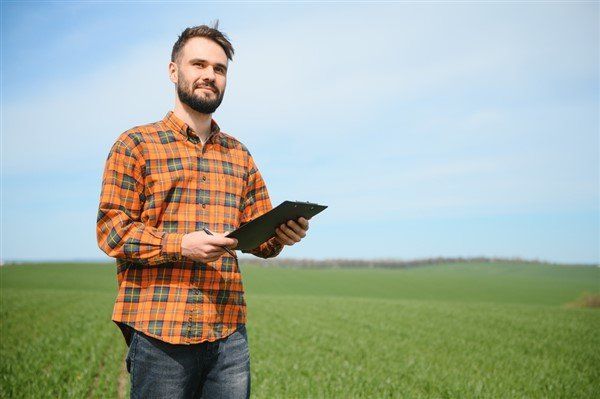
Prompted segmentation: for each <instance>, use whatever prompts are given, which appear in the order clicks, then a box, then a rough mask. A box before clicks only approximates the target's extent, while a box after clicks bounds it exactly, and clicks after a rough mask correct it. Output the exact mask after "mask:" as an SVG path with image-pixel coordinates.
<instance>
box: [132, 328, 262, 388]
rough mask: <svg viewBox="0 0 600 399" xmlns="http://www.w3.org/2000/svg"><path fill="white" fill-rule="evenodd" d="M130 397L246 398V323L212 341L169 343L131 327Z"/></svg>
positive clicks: (247, 359) (247, 367)
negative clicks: (132, 330)
mask: <svg viewBox="0 0 600 399" xmlns="http://www.w3.org/2000/svg"><path fill="white" fill-rule="evenodd" d="M126 362H127V371H129V374H130V377H131V398H132V399H134V398H143V399H146V398H148V399H149V398H205V399H213V398H228V399H229V398H231V399H237V398H244V399H247V398H249V397H250V352H249V350H248V336H247V334H246V327H245V326H244V325H242V326H241V327H239V328H238V329H237V330H236V331H235V332H233V334H231V335H229V336H227V337H225V338H222V339H220V340H217V341H214V342H202V343H199V344H193V345H173V344H169V343H167V342H163V341H160V340H158V339H155V338H152V337H149V336H147V335H144V334H143V333H140V332H139V331H134V332H133V336H132V338H131V343H130V345H129V351H128V353H127V358H126Z"/></svg>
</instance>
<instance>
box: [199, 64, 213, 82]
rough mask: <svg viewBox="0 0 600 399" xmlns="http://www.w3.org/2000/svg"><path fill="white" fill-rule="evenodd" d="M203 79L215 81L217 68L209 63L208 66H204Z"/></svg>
mask: <svg viewBox="0 0 600 399" xmlns="http://www.w3.org/2000/svg"><path fill="white" fill-rule="evenodd" d="M202 80H204V81H208V82H214V81H215V70H214V68H213V67H212V65H209V66H207V67H206V68H204V71H203V73H202Z"/></svg>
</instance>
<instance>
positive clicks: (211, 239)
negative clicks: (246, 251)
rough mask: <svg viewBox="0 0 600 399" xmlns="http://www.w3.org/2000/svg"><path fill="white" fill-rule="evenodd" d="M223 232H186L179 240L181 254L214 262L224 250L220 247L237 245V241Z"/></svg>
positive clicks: (233, 247) (201, 260)
mask: <svg viewBox="0 0 600 399" xmlns="http://www.w3.org/2000/svg"><path fill="white" fill-rule="evenodd" d="M225 234H227V233H223V234H219V233H215V234H214V235H212V236H211V235H209V234H206V233H205V232H204V231H194V232H193V233H188V234H186V235H184V236H183V239H182V240H181V254H182V255H183V256H184V257H186V258H189V259H192V260H195V261H200V262H214V261H216V260H217V259H219V258H220V257H221V255H223V254H224V253H225V252H226V251H225V249H223V248H222V247H228V248H230V249H235V247H237V244H238V241H237V240H236V239H235V238H227V237H225Z"/></svg>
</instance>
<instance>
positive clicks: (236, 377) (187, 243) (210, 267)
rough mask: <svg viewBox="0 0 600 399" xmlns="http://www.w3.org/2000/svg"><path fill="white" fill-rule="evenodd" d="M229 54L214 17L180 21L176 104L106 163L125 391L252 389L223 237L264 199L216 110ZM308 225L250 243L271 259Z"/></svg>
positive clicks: (103, 242) (103, 214)
mask: <svg viewBox="0 0 600 399" xmlns="http://www.w3.org/2000/svg"><path fill="white" fill-rule="evenodd" d="M233 53H234V50H233V47H232V45H231V43H230V41H229V39H228V38H227V36H226V35H224V34H223V33H222V32H220V31H219V30H218V22H217V24H216V25H215V26H214V27H209V26H206V25H201V26H196V27H192V28H187V29H185V30H184V31H183V33H182V34H181V35H180V36H179V38H178V40H177V41H176V42H175V44H174V46H173V50H172V54H171V62H170V63H169V68H168V71H169V78H170V79H171V81H172V82H173V83H174V84H175V88H176V97H175V106H174V109H173V110H172V111H169V112H168V113H167V114H166V116H165V117H164V118H163V119H162V120H160V121H158V122H154V123H149V124H145V125H140V126H136V127H133V128H131V129H129V130H127V131H125V132H124V133H122V134H121V135H120V136H119V137H118V138H117V140H116V142H115V143H114V145H113V146H112V148H111V150H110V152H109V155H108V158H107V160H106V166H105V170H104V175H103V180H102V190H101V195H100V205H99V210H98V218H97V226H96V232H97V239H98V245H99V247H100V248H101V249H102V250H103V251H104V252H106V254H108V255H109V256H111V257H114V258H116V259H117V260H116V262H117V280H118V286H119V289H118V295H117V298H116V301H115V306H114V310H113V314H112V320H113V321H114V322H115V323H116V324H117V325H118V326H119V327H120V328H121V331H122V332H123V336H124V338H125V342H126V344H127V345H128V346H129V350H128V353H127V357H126V365H127V370H128V372H129V373H130V379H131V397H132V398H138V397H139V398H190V397H202V398H248V397H249V396H250V355H249V349H248V336H247V333H246V328H245V324H246V301H245V298H244V289H243V285H242V278H241V274H240V269H239V266H238V261H237V256H236V254H235V252H234V250H235V247H236V245H237V241H236V240H235V239H232V238H227V237H226V236H225V235H226V234H227V232H229V231H232V230H234V229H235V228H237V227H238V226H240V225H241V224H243V223H246V222H248V221H250V220H252V219H254V218H256V217H258V216H260V215H262V214H264V213H265V212H268V211H269V210H271V209H272V205H271V201H270V199H269V194H268V191H267V188H266V186H265V182H264V180H263V178H262V176H261V174H260V172H259V170H258V168H257V166H256V164H255V162H254V159H253V158H252V156H251V155H250V152H249V151H248V149H247V148H246V146H244V144H242V143H241V142H240V141H238V140H237V139H235V138H234V137H232V136H230V135H229V134H226V133H224V132H223V131H221V129H220V127H219V125H218V124H217V122H216V121H215V120H214V119H213V118H212V114H213V112H215V111H216V109H217V108H218V107H219V105H220V104H221V101H222V100H223V95H224V94H225V86H226V83H227V68H228V65H229V61H230V60H232V59H233V58H232V57H233ZM307 230H308V221H307V220H306V219H304V218H299V219H298V220H297V221H294V220H290V221H288V222H287V223H285V224H282V225H281V226H279V227H278V228H277V230H276V235H275V236H274V237H272V238H270V239H269V240H267V241H266V242H264V243H262V244H261V245H259V246H258V247H256V248H254V249H252V250H250V251H247V252H249V253H252V254H253V255H255V256H259V257H262V258H269V257H274V256H277V255H278V254H279V253H280V252H281V250H282V248H283V246H285V245H293V244H295V243H296V242H299V241H300V240H301V239H302V238H303V237H305V236H306V231H307ZM242 252H246V251H242Z"/></svg>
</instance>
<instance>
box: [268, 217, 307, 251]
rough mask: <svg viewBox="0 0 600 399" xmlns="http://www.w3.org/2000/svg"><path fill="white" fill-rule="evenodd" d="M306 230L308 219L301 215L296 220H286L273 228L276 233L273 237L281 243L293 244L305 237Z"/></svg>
mask: <svg viewBox="0 0 600 399" xmlns="http://www.w3.org/2000/svg"><path fill="white" fill-rule="evenodd" d="M307 230H308V220H306V219H305V218H303V217H301V218H298V221H297V222H296V221H294V220H288V221H287V223H284V224H282V225H280V226H279V227H277V228H276V229H275V233H276V234H277V235H276V236H275V237H276V238H277V240H278V241H279V242H280V243H281V244H283V245H294V244H295V243H297V242H300V240H301V239H303V238H304V237H306V231H307Z"/></svg>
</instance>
